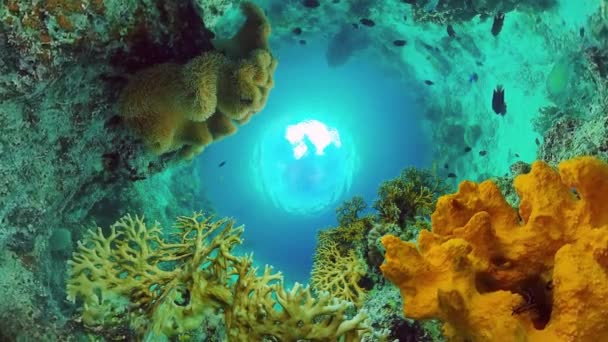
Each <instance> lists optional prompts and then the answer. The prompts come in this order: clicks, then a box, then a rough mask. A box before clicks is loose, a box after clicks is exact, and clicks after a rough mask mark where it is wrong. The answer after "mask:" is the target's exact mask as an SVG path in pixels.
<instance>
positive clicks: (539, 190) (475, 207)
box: [381, 157, 608, 341]
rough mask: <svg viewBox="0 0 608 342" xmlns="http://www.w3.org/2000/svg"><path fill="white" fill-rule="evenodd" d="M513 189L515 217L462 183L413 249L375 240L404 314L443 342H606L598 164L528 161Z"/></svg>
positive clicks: (607, 285)
mask: <svg viewBox="0 0 608 342" xmlns="http://www.w3.org/2000/svg"><path fill="white" fill-rule="evenodd" d="M514 186H515V188H516V190H517V192H518V194H519V196H520V198H521V204H520V207H519V215H518V213H517V212H515V211H514V210H513V209H512V208H511V207H510V206H509V204H508V203H507V202H506V201H505V200H504V198H503V197H502V195H501V194H500V191H499V189H498V188H497V187H496V185H495V184H494V183H492V182H490V181H486V182H483V183H481V184H475V183H472V182H462V183H461V184H460V187H459V190H458V192H457V193H456V194H453V195H448V196H443V197H441V198H440V199H439V202H438V204H437V209H436V211H435V213H434V214H433V215H432V232H428V231H422V232H421V234H420V238H419V241H418V245H417V246H416V245H415V244H412V243H407V242H403V241H401V240H399V239H398V238H396V237H394V236H386V237H384V238H383V239H382V243H383V244H384V246H385V247H386V262H385V264H384V265H382V267H381V269H382V272H383V273H384V275H385V276H386V277H387V278H388V279H389V280H391V281H392V282H393V283H395V284H396V285H397V286H398V287H399V288H400V289H401V293H402V295H403V297H404V299H405V300H404V312H405V314H406V315H407V316H409V317H412V318H416V319H426V318H439V319H441V320H443V321H444V322H445V326H444V327H445V333H446V335H447V336H448V338H449V339H450V340H453V341H604V340H606V339H608V311H607V310H606V308H605V303H606V299H608V200H607V198H608V197H606V194H608V165H607V164H605V163H603V162H601V161H599V160H598V159H595V158H592V157H581V158H577V159H573V160H569V161H565V162H562V163H561V164H560V165H559V172H556V171H554V170H553V169H551V168H550V167H549V166H548V165H546V164H544V163H542V162H536V163H534V164H533V165H532V170H531V172H530V173H528V174H525V175H520V176H518V177H517V178H516V179H515V181H514Z"/></svg>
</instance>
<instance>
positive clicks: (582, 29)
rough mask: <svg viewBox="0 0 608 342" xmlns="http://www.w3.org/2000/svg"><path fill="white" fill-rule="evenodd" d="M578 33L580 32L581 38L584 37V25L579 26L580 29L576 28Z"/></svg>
mask: <svg viewBox="0 0 608 342" xmlns="http://www.w3.org/2000/svg"><path fill="white" fill-rule="evenodd" d="M578 34H580V35H581V38H584V37H585V28H584V27H581V29H580V30H578Z"/></svg>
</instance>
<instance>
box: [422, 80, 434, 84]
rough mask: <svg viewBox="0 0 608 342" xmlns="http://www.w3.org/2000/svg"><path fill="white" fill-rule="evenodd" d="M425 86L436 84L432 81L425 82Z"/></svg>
mask: <svg viewBox="0 0 608 342" xmlns="http://www.w3.org/2000/svg"><path fill="white" fill-rule="evenodd" d="M424 84H426V85H433V84H435V83H434V82H433V81H431V80H425V81H424Z"/></svg>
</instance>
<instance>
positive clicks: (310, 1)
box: [302, 0, 321, 8]
mask: <svg viewBox="0 0 608 342" xmlns="http://www.w3.org/2000/svg"><path fill="white" fill-rule="evenodd" d="M302 4H303V5H304V7H308V8H317V7H319V5H321V4H320V3H319V1H318V0H304V1H302Z"/></svg>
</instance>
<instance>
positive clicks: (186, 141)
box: [119, 2, 277, 158]
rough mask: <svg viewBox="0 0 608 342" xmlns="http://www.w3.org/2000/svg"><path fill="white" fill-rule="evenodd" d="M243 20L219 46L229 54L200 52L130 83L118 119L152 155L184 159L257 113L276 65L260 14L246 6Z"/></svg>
mask: <svg viewBox="0 0 608 342" xmlns="http://www.w3.org/2000/svg"><path fill="white" fill-rule="evenodd" d="M242 10H243V13H244V14H245V16H246V17H247V20H246V22H245V24H244V25H243V27H242V28H241V30H240V31H239V33H237V34H236V35H235V36H234V37H233V38H232V39H230V40H227V41H226V42H225V43H224V45H225V46H226V47H230V51H232V52H235V53H236V52H238V55H235V56H232V55H231V54H230V53H228V52H230V51H228V52H225V53H222V52H221V49H220V50H219V51H213V52H206V53H204V54H202V55H201V56H198V57H195V58H193V59H192V60H191V61H190V62H188V63H187V64H186V65H183V66H182V65H177V64H172V63H165V64H160V65H156V66H153V67H151V68H149V69H146V70H143V71H141V72H139V73H137V74H136V75H134V76H133V78H132V79H131V80H130V82H129V84H128V85H127V86H126V87H125V89H124V90H123V91H122V93H121V95H120V99H119V109H120V115H121V116H122V117H123V118H124V121H125V123H126V124H127V125H128V126H129V127H130V128H132V129H133V130H134V131H135V133H136V134H138V135H139V136H141V137H142V138H143V140H144V142H145V143H146V145H147V146H148V147H149V148H150V150H151V151H152V152H154V153H156V154H163V153H166V152H171V151H176V150H180V152H181V155H182V156H183V157H184V158H191V157H192V156H194V155H196V154H198V153H200V152H202V151H203V150H204V148H205V147H206V146H207V145H209V144H210V143H211V142H213V141H217V140H218V139H220V138H222V137H224V136H226V135H230V134H233V133H234V132H235V131H236V129H237V127H236V125H235V124H234V123H233V122H232V120H234V121H236V123H238V124H244V123H246V122H247V121H248V120H249V119H250V118H251V116H252V115H253V114H255V113H257V112H259V111H260V110H262V108H263V107H264V106H265V104H266V100H267V98H268V94H269V93H270V90H271V89H272V88H273V87H274V81H273V79H272V75H273V74H274V71H275V69H276V66H277V61H276V59H274V58H273V57H272V54H271V53H270V51H269V50H268V35H269V34H270V25H269V23H268V21H267V19H266V17H265V16H264V14H263V12H262V11H261V10H260V9H259V8H258V7H256V6H255V5H253V4H252V3H249V2H246V3H243V5H242Z"/></svg>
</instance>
